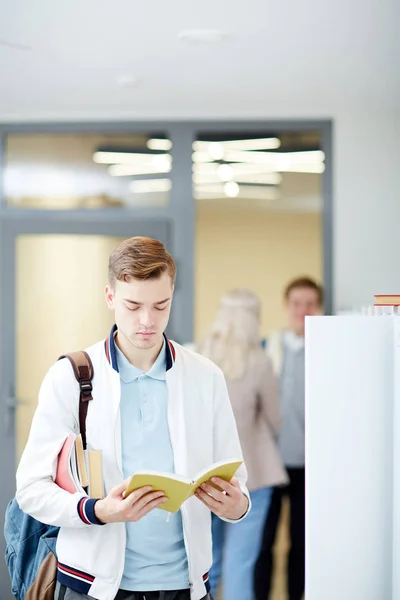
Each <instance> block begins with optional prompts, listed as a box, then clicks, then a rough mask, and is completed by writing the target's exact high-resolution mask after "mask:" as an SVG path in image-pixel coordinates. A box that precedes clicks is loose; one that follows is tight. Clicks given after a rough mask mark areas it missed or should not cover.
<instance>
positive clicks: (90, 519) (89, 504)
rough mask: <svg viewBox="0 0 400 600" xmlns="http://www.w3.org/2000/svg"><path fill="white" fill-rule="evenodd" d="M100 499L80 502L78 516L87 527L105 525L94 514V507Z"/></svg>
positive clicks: (84, 499)
mask: <svg viewBox="0 0 400 600" xmlns="http://www.w3.org/2000/svg"><path fill="white" fill-rule="evenodd" d="M98 500H100V498H88V497H86V496H85V497H84V498H81V499H80V500H79V502H78V506H77V509H78V515H79V516H80V518H81V519H82V521H83V522H84V523H86V525H105V523H102V522H101V521H99V520H98V518H97V517H96V515H95V512H94V505H95V504H96V502H97V501H98Z"/></svg>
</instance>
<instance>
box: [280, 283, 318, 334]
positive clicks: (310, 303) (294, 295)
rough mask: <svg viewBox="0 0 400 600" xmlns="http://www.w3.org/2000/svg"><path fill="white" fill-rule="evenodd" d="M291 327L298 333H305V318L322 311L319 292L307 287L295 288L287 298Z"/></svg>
mask: <svg viewBox="0 0 400 600" xmlns="http://www.w3.org/2000/svg"><path fill="white" fill-rule="evenodd" d="M286 310H287V312H288V317H289V327H290V329H291V330H292V331H294V332H295V333H297V335H304V319H305V317H307V316H313V315H318V314H319V313H320V311H321V306H320V303H319V298H318V293H317V292H316V290H313V289H311V288H307V287H299V288H294V289H293V290H291V292H290V293H289V296H288V298H287V299H286Z"/></svg>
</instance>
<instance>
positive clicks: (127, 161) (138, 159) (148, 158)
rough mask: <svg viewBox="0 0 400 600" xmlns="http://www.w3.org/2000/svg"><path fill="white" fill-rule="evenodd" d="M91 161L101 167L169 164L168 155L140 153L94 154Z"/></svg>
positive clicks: (169, 157)
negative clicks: (101, 165)
mask: <svg viewBox="0 0 400 600" xmlns="http://www.w3.org/2000/svg"><path fill="white" fill-rule="evenodd" d="M93 160H94V162H96V163H99V164H103V165H114V164H120V165H137V164H146V165H148V164H160V162H161V163H162V164H167V163H168V164H171V163H172V156H171V155H170V154H145V153H142V152H102V151H100V152H95V153H94V154H93Z"/></svg>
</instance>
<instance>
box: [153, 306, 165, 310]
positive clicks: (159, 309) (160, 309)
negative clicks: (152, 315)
mask: <svg viewBox="0 0 400 600" xmlns="http://www.w3.org/2000/svg"><path fill="white" fill-rule="evenodd" d="M166 308H167V307H166V306H163V308H158V306H156V307H155V309H156V310H165V309H166Z"/></svg>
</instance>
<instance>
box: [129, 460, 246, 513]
mask: <svg viewBox="0 0 400 600" xmlns="http://www.w3.org/2000/svg"><path fill="white" fill-rule="evenodd" d="M242 462H243V461H242V460H241V459H232V460H225V461H220V462H217V463H214V464H212V465H210V466H209V467H207V468H206V469H203V470H202V471H200V472H199V473H197V474H196V475H195V476H194V478H192V479H190V478H188V477H182V476H181V475H175V474H174V473H164V472H161V471H151V470H140V471H136V473H134V475H133V476H132V478H131V480H130V482H129V484H128V487H127V488H126V491H125V493H124V496H125V497H127V496H129V494H131V493H132V492H134V491H135V490H137V489H139V488H141V487H145V486H151V487H152V489H153V490H154V491H163V492H164V494H165V495H166V497H167V498H168V500H167V501H166V502H164V504H162V505H161V506H159V507H158V508H160V509H162V510H166V511H168V512H171V513H175V512H177V511H178V510H179V509H180V508H181V506H182V504H183V503H184V502H185V501H186V500H187V499H188V498H190V497H191V496H193V494H194V493H195V491H196V490H197V488H199V487H200V486H201V485H202V484H203V483H205V482H206V481H207V482H209V483H210V485H212V486H213V487H215V488H216V489H220V488H219V487H218V486H217V485H215V484H213V483H212V482H211V481H209V480H210V479H211V477H219V478H220V479H223V480H224V481H231V479H232V478H233V477H234V475H235V473H236V471H237V470H238V468H239V467H240V465H241V464H242Z"/></svg>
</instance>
